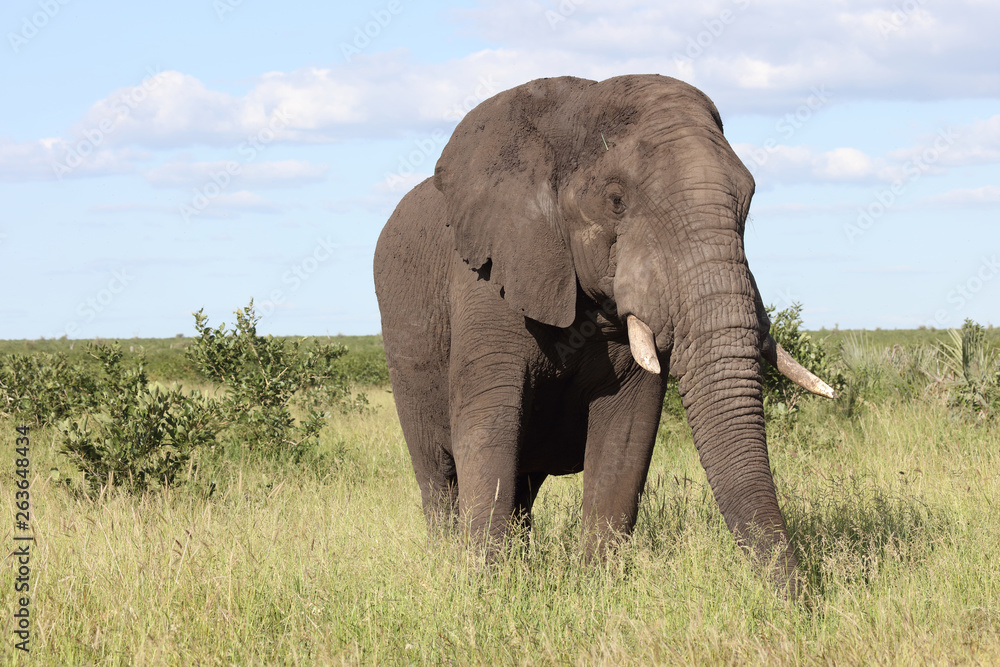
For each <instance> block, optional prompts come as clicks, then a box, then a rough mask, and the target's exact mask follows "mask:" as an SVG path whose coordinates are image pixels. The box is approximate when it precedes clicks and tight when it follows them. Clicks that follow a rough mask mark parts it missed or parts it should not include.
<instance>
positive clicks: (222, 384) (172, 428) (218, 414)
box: [8, 302, 384, 492]
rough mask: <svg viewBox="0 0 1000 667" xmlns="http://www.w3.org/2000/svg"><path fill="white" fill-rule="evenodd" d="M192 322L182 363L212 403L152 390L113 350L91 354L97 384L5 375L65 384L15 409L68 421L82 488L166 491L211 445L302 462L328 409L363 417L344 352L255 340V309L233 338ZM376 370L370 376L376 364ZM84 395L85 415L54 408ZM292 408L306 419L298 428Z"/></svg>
mask: <svg viewBox="0 0 1000 667" xmlns="http://www.w3.org/2000/svg"><path fill="white" fill-rule="evenodd" d="M194 317H195V329H196V330H197V332H198V336H197V338H195V339H194V341H193V342H192V344H191V345H190V346H189V347H188V348H187V351H186V354H187V358H188V359H189V361H190V363H191V364H192V365H193V366H194V367H195V368H196V369H197V371H198V372H199V373H200V374H201V375H202V377H203V378H204V379H206V380H209V381H211V382H214V383H217V384H218V385H219V388H220V390H221V391H220V394H221V395H220V396H219V397H217V398H207V397H205V396H202V395H201V394H200V393H198V392H192V393H191V394H189V395H185V394H183V393H182V392H181V391H180V390H179V389H172V390H163V389H160V388H158V387H154V388H152V389H151V388H150V386H149V380H148V378H147V375H146V367H145V357H144V355H143V354H141V353H140V354H139V355H138V356H137V357H136V358H135V359H134V360H132V361H131V363H126V361H125V358H124V354H123V352H122V349H121V346H120V345H119V344H118V343H114V344H112V345H109V346H104V345H98V344H91V345H90V346H89V347H88V352H89V354H90V356H91V357H93V358H94V359H96V360H97V361H98V362H99V364H100V371H99V374H97V375H94V374H90V375H88V374H87V373H84V372H83V371H81V370H79V369H77V368H76V367H68V366H66V365H65V364H63V365H57V366H54V367H52V368H46V369H43V370H44V371H45V373H49V375H45V374H44V373H42V372H41V370H39V368H36V366H37V365H38V364H39V363H42V362H40V361H39V360H37V359H35V360H34V361H33V362H32V363H34V364H35V365H36V366H32V365H31V364H27V365H25V364H26V362H23V360H17V364H14V365H9V368H8V370H9V371H10V373H9V374H10V375H11V377H13V378H14V380H15V381H12V385H11V386H21V385H22V384H23V383H19V382H17V380H18V379H19V378H22V377H24V376H25V375H26V374H27V373H36V375H38V377H43V378H50V376H52V377H58V378H61V379H60V381H59V382H56V381H54V380H51V378H50V379H48V380H46V381H45V382H42V383H41V386H45V387H47V386H49V385H52V386H55V387H57V388H61V389H60V391H55V390H52V391H51V392H50V393H51V394H53V395H52V396H49V395H48V394H46V395H45V396H43V397H42V398H38V399H36V398H34V394H32V393H31V392H33V391H36V390H35V389H34V388H33V387H34V385H26V386H27V387H28V389H27V390H24V391H22V392H21V393H22V394H24V395H25V396H26V398H25V397H22V398H19V399H18V400H17V401H13V400H12V401H11V404H12V405H15V406H20V408H19V409H22V410H28V409H32V407H33V406H36V407H37V406H42V405H44V406H49V407H46V408H45V414H49V413H51V414H58V415H59V416H66V419H64V421H63V422H62V423H61V424H60V431H61V433H62V436H63V443H62V450H61V451H62V452H63V453H64V454H65V455H66V456H68V457H69V458H70V460H71V461H72V462H73V463H74V464H75V465H76V466H77V467H79V468H80V470H81V471H82V472H83V473H84V476H85V478H86V480H87V481H88V483H89V484H91V485H92V486H93V487H95V488H96V487H100V486H104V485H112V486H117V487H122V488H126V489H128V490H131V491H136V492H139V491H142V490H145V489H148V488H150V487H152V486H157V485H169V484H172V483H174V482H175V481H176V480H177V477H178V475H179V473H181V472H182V471H184V470H185V469H187V470H194V469H195V465H196V458H197V454H198V452H199V451H200V450H201V449H202V448H203V447H204V446H205V445H209V444H218V445H221V450H220V451H221V452H223V453H225V452H227V451H229V452H235V453H236V454H238V455H243V454H250V455H265V456H275V455H281V456H283V457H285V458H289V459H291V460H298V459H299V458H301V457H302V456H303V455H304V454H305V453H306V451H308V449H309V448H310V447H311V446H313V445H315V444H316V442H317V438H318V434H319V431H320V430H321V429H322V428H323V425H324V424H325V417H326V411H327V410H328V409H330V408H337V409H339V410H342V411H346V410H364V409H366V406H367V403H368V401H367V398H366V397H365V395H364V394H357V395H355V396H353V397H352V396H351V393H350V391H349V383H348V373H347V372H345V371H344V369H343V368H342V367H340V366H339V365H338V362H339V361H340V360H341V359H342V357H344V355H345V354H346V353H347V348H345V347H344V346H343V345H340V344H336V343H323V344H319V343H317V344H308V345H306V344H303V342H302V341H287V340H285V339H280V338H274V337H271V336H259V335H257V323H258V321H259V318H258V317H257V316H256V315H255V314H254V311H253V302H251V303H250V305H249V306H247V307H246V308H243V309H241V310H237V311H236V326H235V328H234V329H233V330H231V331H227V330H226V325H225V324H222V325H220V326H219V327H218V328H215V329H212V328H210V327H209V326H208V324H207V318H206V317H205V315H204V314H203V313H202V311H200V310H199V311H198V312H197V313H195V316H194ZM373 358H374V357H373ZM383 363H384V362H383ZM18 364H20V365H18ZM372 366H373V367H374V368H376V370H375V371H369V372H370V373H371V374H372V375H371V376H374V373H376V372H377V364H374V363H373V364H372ZM66 378H70V379H66ZM46 382H47V383H48V384H46ZM67 382H71V383H72V385H73V386H72V387H70V388H69V389H65V388H64V387H63V385H65V384H66V383H67ZM60 392H61V393H60ZM36 393H37V392H36ZM81 394H84V395H86V397H87V403H86V405H84V406H82V407H81V406H76V405H75V404H69V403H66V401H63V402H62V403H60V402H59V401H60V400H62V398H63V397H64V395H65V396H74V395H81ZM57 399H58V400H57ZM293 399H295V400H296V401H298V402H299V404H300V407H301V408H302V410H303V411H304V412H305V413H306V416H305V418H304V419H302V420H300V421H298V422H297V421H296V419H295V417H294V416H293V414H292V401H293ZM67 400H68V399H67ZM39 410H40V408H37V409H36V410H35V411H36V412H38V411H39Z"/></svg>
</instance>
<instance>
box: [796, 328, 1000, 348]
mask: <svg viewBox="0 0 1000 667" xmlns="http://www.w3.org/2000/svg"><path fill="white" fill-rule="evenodd" d="M810 333H811V334H812V335H813V336H815V337H816V338H817V339H818V340H821V341H824V342H825V343H826V344H827V345H828V346H829V349H831V350H836V349H837V348H838V346H839V345H840V343H841V342H843V341H844V340H845V339H847V338H848V337H849V336H851V335H852V334H853V335H855V336H857V335H864V336H865V338H866V339H867V340H869V341H870V342H871V343H872V344H873V345H875V346H877V347H892V346H893V345H903V346H917V345H937V344H938V343H947V342H948V329H928V328H923V329H820V330H819V331H812V332H810ZM986 339H987V340H988V341H990V342H991V343H992V344H993V345H1000V328H998V327H989V328H987V329H986Z"/></svg>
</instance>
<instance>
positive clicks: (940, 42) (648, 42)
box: [460, 0, 1000, 112]
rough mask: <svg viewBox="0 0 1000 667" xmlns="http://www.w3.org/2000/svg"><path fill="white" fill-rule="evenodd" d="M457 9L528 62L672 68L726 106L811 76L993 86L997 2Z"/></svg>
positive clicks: (761, 104) (736, 106)
mask: <svg viewBox="0 0 1000 667" xmlns="http://www.w3.org/2000/svg"><path fill="white" fill-rule="evenodd" d="M911 5H913V8H912V11H908V9H909V8H910V6H911ZM547 12H555V13H556V14H557V15H559V16H560V18H561V19H562V20H557V21H555V22H552V21H549V20H547V19H546V13H547ZM460 15H461V16H463V17H464V18H467V19H469V20H472V21H474V22H475V24H476V25H477V27H478V29H479V31H480V32H481V34H483V35H484V36H485V37H487V38H489V39H490V40H492V41H495V42H500V43H504V44H507V45H509V46H512V47H516V49H517V51H518V52H519V54H520V55H521V56H522V57H523V58H525V59H526V60H529V61H530V60H533V57H532V56H538V55H539V54H540V52H545V51H551V52H556V53H559V54H562V55H572V56H573V57H574V58H573V59H574V61H575V63H576V66H575V67H574V68H573V69H572V70H566V71H565V72H564V73H570V72H571V73H574V74H577V75H580V76H594V75H595V74H597V73H603V72H606V71H607V70H608V69H611V70H613V71H614V73H625V72H628V71H642V72H659V73H662V74H669V75H675V76H676V75H678V74H680V75H681V78H684V79H685V80H687V81H690V82H691V83H694V84H695V85H697V86H699V87H701V88H703V89H705V90H706V92H708V93H709V94H710V95H711V96H712V97H713V99H715V100H716V101H717V102H719V103H720V105H722V106H725V108H727V109H728V110H730V112H733V111H736V112H742V111H765V110H770V111H775V110H781V109H783V108H785V107H787V106H789V105H790V104H791V102H792V101H794V99H795V97H796V96H798V95H801V93H802V91H805V90H808V89H809V88H810V87H811V86H813V85H816V84H820V83H822V84H826V85H829V86H830V87H831V88H834V89H836V90H837V91H838V95H839V96H842V99H844V100H848V99H852V98H853V99H858V98H867V99H872V98H875V99H879V98H880V99H906V100H911V99H914V98H916V99H940V98H942V97H949V96H961V97H970V96H972V97H983V96H996V95H998V94H1000V71H998V70H997V69H996V67H995V66H994V65H992V64H991V63H995V62H997V60H1000V45H998V43H997V40H996V39H995V35H994V32H995V26H996V25H997V24H998V23H1000V5H997V4H996V3H986V2H978V1H976V0H957V1H956V2H951V3H948V4H942V3H929V2H925V1H921V0H917V1H916V2H912V3H903V2H900V3H896V4H894V5H891V6H888V7H886V6H885V5H882V6H880V7H878V8H876V9H873V8H872V4H871V2H870V0H841V1H839V2H835V3H811V4H802V3H801V2H797V1H794V0H766V1H763V0H715V1H708V2H701V3H697V4H691V3H663V4H660V3H656V4H653V3H650V2H639V1H635V2H627V3H619V2H614V1H613V0H558V1H556V0H550V1H549V2H541V1H536V0H515V1H513V2H511V1H509V0H503V1H501V0H484V2H481V3H480V6H479V7H478V8H476V9H474V10H466V11H463V12H461V14H460ZM779 26H780V30H776V28H777V27H779ZM540 44H541V45H544V46H543V47H542V48H541V49H540V48H539V46H538V45H540ZM754 90H757V91H767V92H768V93H769V94H768V95H748V94H747V92H749V91H754Z"/></svg>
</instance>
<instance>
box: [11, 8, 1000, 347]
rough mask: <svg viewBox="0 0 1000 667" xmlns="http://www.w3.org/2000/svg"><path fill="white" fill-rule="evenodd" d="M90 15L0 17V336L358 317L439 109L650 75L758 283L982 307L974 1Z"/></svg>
mask: <svg viewBox="0 0 1000 667" xmlns="http://www.w3.org/2000/svg"><path fill="white" fill-rule="evenodd" d="M665 4H666V6H665ZM96 5H98V3H85V2H79V1H78V0H32V1H22V0H7V1H6V2H5V3H3V8H2V9H0V28H2V33H3V43H2V45H0V90H2V91H3V98H4V104H3V105H0V197H2V201H3V204H4V205H3V214H2V216H0V251H2V257H3V262H2V263H0V275H2V278H3V284H4V285H5V286H6V289H5V290H4V298H3V300H2V301H0V338H39V337H46V338H52V337H59V336H62V335H68V336H69V337H70V338H91V337H94V336H101V337H106V338H114V337H118V338H130V337H133V336H141V337H165V336H172V335H174V334H177V333H184V334H186V335H190V334H192V333H193V331H194V328H193V318H192V316H191V313H192V312H193V311H195V310H198V309H199V308H204V309H205V312H206V313H207V314H208V315H209V318H210V323H212V324H217V323H219V322H221V321H227V322H231V321H232V319H233V318H232V311H233V310H235V309H236V308H239V307H242V306H244V305H246V304H247V303H248V302H249V300H250V299H251V298H253V299H254V301H255V303H256V304H257V310H258V313H259V314H261V315H263V320H262V322H261V325H260V330H261V331H263V332H267V333H274V334H280V335H293V334H297V335H323V334H336V333H345V334H370V333H377V332H378V331H379V329H380V325H379V318H378V307H377V304H376V301H375V295H374V289H373V286H372V277H371V257H372V253H373V250H374V245H375V240H376V238H377V237H378V233H379V231H380V230H381V228H382V225H383V224H384V222H385V220H386V219H387V218H388V216H389V214H390V213H391V211H392V209H393V208H394V206H395V205H396V203H397V202H398V201H399V199H400V198H401V197H402V196H403V194H405V192H406V191H407V190H408V189H409V188H410V187H412V186H413V185H415V184H416V183H418V182H419V181H420V180H422V178H424V177H426V176H427V175H429V174H431V173H432V172H433V166H434V162H435V161H436V160H437V157H438V155H439V154H440V151H441V149H442V148H443V146H444V143H445V141H446V139H447V137H448V136H449V135H450V133H451V131H452V130H453V129H454V127H455V125H456V124H457V121H458V120H459V119H460V118H461V116H462V115H463V114H464V113H465V112H466V111H468V109H470V108H471V107H472V106H474V105H475V104H476V103H478V102H479V101H481V100H482V99H485V98H486V97H489V96H491V95H492V94H494V93H496V92H499V91H501V90H504V89H507V88H510V87H513V86H516V85H518V84H521V83H524V82H525V81H529V80H531V79H534V78H538V77H541V76H558V75H574V76H582V77H587V78H593V79H603V78H607V77H609V76H615V75H619V74H628V73H650V72H655V73H660V74H665V75H669V76H676V77H678V78H681V79H683V80H685V81H688V82H690V83H692V84H694V85H696V86H698V87H699V88H701V89H702V90H704V91H705V92H706V93H708V94H709V96H710V97H712V98H713V99H714V100H715V102H716V104H717V106H718V107H719V109H720V111H721V113H722V116H723V120H724V121H725V124H726V134H727V136H728V138H729V141H730V142H731V143H732V144H733V146H734V147H735V148H736V150H737V152H738V153H739V155H740V156H741V157H742V158H743V160H744V162H745V163H746V164H747V166H748V167H750V169H751V171H752V172H753V174H754V176H755V178H756V180H757V194H756V196H755V197H754V203H753V205H752V207H751V214H750V215H751V221H750V223H749V224H748V227H747V233H746V245H747V254H748V256H749V259H750V265H751V268H752V270H753V271H754V274H755V276H756V277H757V282H758V284H759V286H760V288H761V290H762V292H763V296H764V300H765V302H768V303H773V304H775V305H777V306H779V307H784V306H787V305H789V304H790V303H791V302H793V301H800V302H802V303H803V304H804V306H805V309H804V313H803V314H804V320H805V323H806V325H807V326H808V327H810V328H819V327H823V326H825V327H833V326H834V325H839V326H840V327H842V328H846V327H867V328H875V327H882V328H897V327H904V328H908V327H916V326H919V325H922V324H923V325H930V326H937V327H948V326H957V325H960V324H961V322H962V321H963V320H964V319H965V318H966V317H971V318H973V319H976V320H978V321H980V322H982V323H987V322H992V323H993V324H1000V263H998V260H1000V224H998V223H1000V220H998V218H1000V216H998V213H1000V104H998V101H1000V69H998V68H997V66H996V63H997V62H1000V45H998V40H997V39H996V37H995V29H996V26H997V25H1000V3H996V2H985V1H982V0H980V1H974V0H967V1H958V2H951V3H948V4H945V3H936V2H935V3H932V2H929V1H928V0H905V1H902V2H901V1H898V0H897V1H896V2H869V1H862V0H841V1H839V2H835V3H816V4H808V5H807V4H803V3H800V2H794V3H793V2H792V0H718V1H708V2H700V3H654V2H640V1H638V0H615V1H611V0H562V1H561V2H559V1H550V2H545V1H542V0H526V1H522V0H513V1H506V2H501V1H500V0H481V1H474V0H467V1H466V2H448V3H445V2H421V3H417V2H412V1H407V0H391V1H375V2H372V1H363V2H354V3H338V4H331V3H322V2H311V1H301V2H290V3H283V4H281V5H280V6H279V5H277V3H264V2H262V1H261V0H178V1H177V2H173V3H169V4H161V5H153V6H147V5H146V4H144V3H135V2H113V1H108V2H102V3H99V6H96Z"/></svg>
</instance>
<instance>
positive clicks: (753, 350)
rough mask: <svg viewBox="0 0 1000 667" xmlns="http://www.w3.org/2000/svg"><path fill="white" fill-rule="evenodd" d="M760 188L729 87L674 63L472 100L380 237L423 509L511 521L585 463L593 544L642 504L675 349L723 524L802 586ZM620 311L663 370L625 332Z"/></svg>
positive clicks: (402, 406) (379, 269) (498, 531)
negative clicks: (715, 97) (757, 229)
mask: <svg viewBox="0 0 1000 667" xmlns="http://www.w3.org/2000/svg"><path fill="white" fill-rule="evenodd" d="M753 192H754V181H753V177H752V176H751V175H750V173H749V172H748V171H747V169H746V167H744V165H743V164H742V163H741V162H740V160H739V159H738V158H737V157H736V155H735V154H734V153H733V150H732V148H731V147H730V146H729V143H728V142H727V141H726V139H725V138H724V137H723V133H722V122H721V120H720V118H719V113H718V111H717V110H716V108H715V106H714V105H713V104H712V102H711V101H710V100H709V99H708V98H707V97H706V96H705V95H704V94H703V93H701V92H700V91H698V90H697V89H695V88H693V87H691V86H689V85H687V84H685V83H683V82H680V81H677V80H675V79H670V78H667V77H662V76H655V75H645V76H623V77H617V78H613V79H608V80H606V81H601V82H594V81H589V80H585V79H577V78H571V77H563V78H555V79H541V80H537V81H533V82H530V83H527V84H524V85H522V86H518V87H517V88H514V89H511V90H508V91H506V92H503V93H500V94H499V95H496V96H495V97H493V98H491V99H489V100H487V101H485V102H483V103H482V104H480V105H479V106H478V107H476V108H475V109H474V110H473V111H472V112H471V113H469V114H468V115H467V116H466V117H465V118H464V119H463V121H462V122H461V123H460V124H459V126H458V127H457V129H456V130H455V133H454V135H453V136H452V138H451V140H450V141H449V143H448V145H447V146H446V147H445V149H444V152H443V154H442V155H441V159H440V160H439V161H438V163H437V168H436V170H435V175H434V178H433V179H428V180H427V181H424V182H423V183H421V184H420V185H419V186H417V187H416V188H415V189H414V190H413V191H412V192H410V193H409V194H408V195H407V196H406V197H405V198H404V199H403V200H402V201H401V202H400V204H399V206H398V207H397V208H396V211H395V212H394V213H393V215H392V217H391V218H390V219H389V221H388V223H387V224H386V226H385V229H384V230H383V232H382V235H381V237H380V238H379V242H378V247H377V249H376V252H375V288H376V292H377V294H378V299H379V307H380V309H381V312H382V331H383V336H384V341H385V350H386V356H387V358H388V362H389V373H390V376H391V379H392V385H393V389H394V394H395V400H396V407H397V410H398V412H399V418H400V422H401V424H402V427H403V433H404V435H405V438H406V442H407V446H408V448H409V451H410V455H411V457H412V460H413V468H414V471H415V472H416V476H417V481H418V483H419V484H420V491H421V494H422V498H423V505H424V510H425V513H426V515H427V517H428V520H429V521H430V522H431V523H434V522H437V521H440V520H441V519H443V518H445V517H447V516H452V512H454V510H455V509H458V510H459V512H460V515H461V517H462V518H463V519H465V520H466V521H468V522H469V525H470V526H471V528H472V530H473V531H474V532H475V533H477V534H479V535H480V536H481V537H483V538H492V539H493V540H495V541H497V542H499V540H501V539H502V538H503V536H504V535H505V534H506V531H507V530H508V529H509V527H510V525H511V522H512V521H514V520H527V519H528V517H529V516H530V510H531V505H532V502H533V501H534V499H535V495H536V494H537V492H538V487H539V485H540V484H541V483H542V481H543V480H544V479H545V478H546V476H547V475H563V474H568V473H575V472H580V471H584V493H583V516H584V539H585V543H586V545H587V549H588V553H590V554H594V553H595V552H599V551H600V550H601V548H602V545H604V544H607V543H608V542H609V541H612V540H613V538H614V537H615V536H617V535H620V534H622V533H626V532H628V531H630V530H631V529H632V528H633V526H634V524H635V521H636V513H637V508H638V504H639V497H640V493H641V492H642V489H643V486H644V484H645V480H646V473H647V470H648V468H649V463H650V457H651V455H652V450H653V442H654V439H655V435H656V430H657V425H658V422H659V418H660V408H661V405H662V402H663V395H664V391H665V381H666V377H665V375H666V373H667V370H668V369H669V372H670V373H671V374H672V375H674V376H675V377H677V378H678V380H679V385H680V391H681V396H682V398H683V404H684V408H685V410H686V411H687V417H688V421H689V423H690V425H691V430H692V432H693V434H694V442H695V445H696V446H697V448H698V454H699V456H700V459H701V463H702V465H703V466H704V468H705V472H706V473H707V475H708V481H709V483H710V484H711V487H712V491H713V493H714V494H715V498H716V500H717V501H718V504H719V508H720V509H721V511H722V514H723V516H724V517H725V520H726V523H727V525H728V526H729V528H730V530H731V531H732V532H733V534H734V535H735V537H736V539H737V540H738V541H739V542H740V543H741V544H742V545H743V546H744V547H745V548H747V549H748V550H749V551H750V552H751V553H752V554H755V555H756V556H758V557H759V558H760V559H761V562H764V561H768V562H776V565H775V566H774V570H773V572H772V574H773V575H774V577H775V579H776V581H777V583H778V585H779V586H781V587H788V588H789V589H790V590H789V592H790V593H791V594H792V595H794V594H795V589H796V587H797V586H798V584H797V581H798V579H797V577H796V575H795V571H796V559H795V555H794V553H793V551H792V549H791V547H790V545H789V540H788V534H787V531H786V528H785V523H784V520H783V518H782V515H781V512H780V510H779V508H778V501H777V498H776V496H775V489H774V482H773V480H772V478H771V469H770V466H769V463H768V454H767V443H766V439H765V434H764V413H763V406H762V396H761V391H762V390H761V361H760V357H761V346H762V343H763V341H764V339H765V336H766V335H767V333H768V329H769V326H770V324H769V322H768V319H767V316H766V314H765V312H764V309H763V306H762V302H761V298H760V295H759V293H758V291H757V288H756V285H755V283H754V279H753V276H752V275H751V273H750V269H749V267H748V266H747V259H746V256H745V254H744V248H743V228H744V223H745V220H746V216H747V210H748V208H749V206H750V199H751V197H752V195H753ZM628 315H635V316H636V317H638V318H639V319H640V320H641V321H642V322H644V323H646V324H647V325H648V326H649V327H650V329H651V330H652V333H653V335H654V338H655V345H656V353H657V356H658V360H659V363H660V365H661V367H662V369H663V373H662V374H654V373H651V372H648V371H646V370H643V368H641V367H640V366H639V365H638V364H637V362H636V361H635V359H634V358H633V356H632V354H631V353H630V348H629V338H628V334H627V331H626V316H628ZM775 556H776V561H772V560H771V559H772V558H774V557H775Z"/></svg>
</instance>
